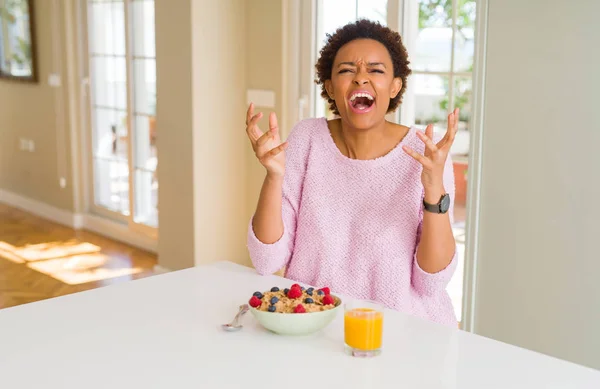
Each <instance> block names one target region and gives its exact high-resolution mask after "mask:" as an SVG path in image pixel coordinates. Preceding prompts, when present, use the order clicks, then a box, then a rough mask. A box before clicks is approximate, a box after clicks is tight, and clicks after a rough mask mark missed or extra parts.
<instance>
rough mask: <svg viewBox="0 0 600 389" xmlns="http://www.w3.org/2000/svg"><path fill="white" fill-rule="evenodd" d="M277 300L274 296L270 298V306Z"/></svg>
mask: <svg viewBox="0 0 600 389" xmlns="http://www.w3.org/2000/svg"><path fill="white" fill-rule="evenodd" d="M277 301H279V299H278V298H277V297H275V296H273V297H271V304H275V303H276V302H277Z"/></svg>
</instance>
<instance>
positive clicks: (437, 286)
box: [412, 141, 458, 296]
mask: <svg viewBox="0 0 600 389" xmlns="http://www.w3.org/2000/svg"><path fill="white" fill-rule="evenodd" d="M436 142H437V141H436ZM444 188H445V189H446V192H447V193H448V194H449V195H450V208H449V209H448V213H449V217H450V223H451V224H453V223H454V195H455V192H456V191H455V186H454V167H453V164H452V158H451V157H450V155H448V158H447V159H446V164H445V166H444ZM423 195H424V193H423ZM423 212H424V211H423V209H422V208H421V216H420V218H421V222H420V224H419V229H418V231H417V245H416V248H415V253H414V256H413V266H412V284H413V287H414V288H415V290H416V291H417V292H418V293H419V294H421V295H426V296H433V295H436V294H439V293H440V292H443V291H445V290H446V286H448V283H449V282H450V279H451V278H452V276H453V275H454V272H455V270H456V265H457V262H458V252H457V250H456V246H455V248H454V254H453V255H452V258H451V260H450V263H449V264H448V266H446V267H445V268H444V269H442V270H440V271H439V272H437V273H428V272H426V271H425V270H423V269H422V268H421V267H420V266H419V263H418V262H417V251H418V248H419V242H420V239H421V230H422V227H423Z"/></svg>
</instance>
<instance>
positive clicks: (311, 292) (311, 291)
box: [306, 288, 315, 296]
mask: <svg viewBox="0 0 600 389" xmlns="http://www.w3.org/2000/svg"><path fill="white" fill-rule="evenodd" d="M314 290H315V288H308V289H306V294H307V295H309V296H312V295H313V292H314Z"/></svg>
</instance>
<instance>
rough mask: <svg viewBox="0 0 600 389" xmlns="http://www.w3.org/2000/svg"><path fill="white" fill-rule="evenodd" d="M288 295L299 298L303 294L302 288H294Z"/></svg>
mask: <svg viewBox="0 0 600 389" xmlns="http://www.w3.org/2000/svg"><path fill="white" fill-rule="evenodd" d="M287 296H288V297H289V298H291V299H297V298H298V297H301V296H302V290H300V288H292V289H290V291H289V292H288V294H287Z"/></svg>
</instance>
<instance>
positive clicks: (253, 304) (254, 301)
mask: <svg viewBox="0 0 600 389" xmlns="http://www.w3.org/2000/svg"><path fill="white" fill-rule="evenodd" d="M249 304H250V306H251V307H252V308H258V307H260V305H261V304H262V301H260V299H259V298H258V297H256V296H252V298H251V299H250V301H249Z"/></svg>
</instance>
